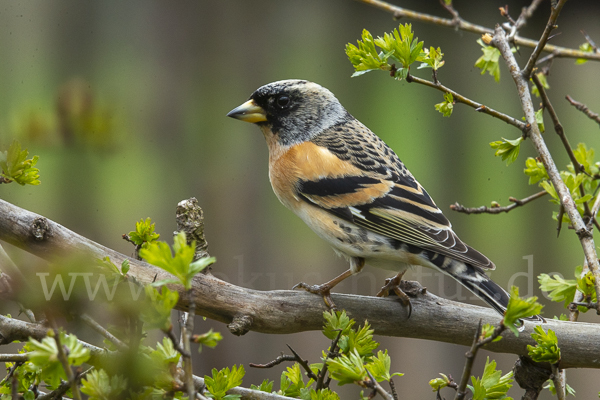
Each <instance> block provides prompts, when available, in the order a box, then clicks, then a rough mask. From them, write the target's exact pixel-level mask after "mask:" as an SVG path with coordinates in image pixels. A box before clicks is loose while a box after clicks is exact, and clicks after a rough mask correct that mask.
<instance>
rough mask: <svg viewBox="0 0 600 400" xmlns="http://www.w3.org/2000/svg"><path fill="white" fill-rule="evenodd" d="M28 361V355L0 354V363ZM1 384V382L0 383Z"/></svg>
mask: <svg viewBox="0 0 600 400" xmlns="http://www.w3.org/2000/svg"><path fill="white" fill-rule="evenodd" d="M25 361H29V353H21V354H0V362H15V363H20V362H25ZM0 383H2V382H0Z"/></svg>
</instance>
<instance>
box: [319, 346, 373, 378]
mask: <svg viewBox="0 0 600 400" xmlns="http://www.w3.org/2000/svg"><path fill="white" fill-rule="evenodd" d="M327 366H328V368H329V373H330V375H331V377H332V378H333V379H335V380H336V381H338V385H340V386H342V385H345V384H348V383H354V382H359V381H362V380H364V378H365V377H366V375H367V371H366V370H365V366H364V364H363V360H362V358H361V356H360V355H359V354H358V352H357V351H356V350H353V351H352V352H351V353H350V354H349V355H345V354H344V355H341V356H340V357H337V358H334V359H328V360H327Z"/></svg>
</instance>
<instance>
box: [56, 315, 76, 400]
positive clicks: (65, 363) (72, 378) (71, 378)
mask: <svg viewBox="0 0 600 400" xmlns="http://www.w3.org/2000/svg"><path fill="white" fill-rule="evenodd" d="M50 320H51V324H52V328H53V330H54V341H55V342H56V348H57V352H58V359H59V361H60V363H61V364H62V367H63V369H64V371H65V374H66V375H67V381H68V384H69V386H70V387H71V393H73V398H74V399H75V400H81V392H79V385H78V382H77V379H76V375H75V374H74V373H73V369H71V366H70V365H69V358H68V356H67V354H66V353H65V349H64V348H63V345H62V343H61V342H60V332H59V330H58V327H57V326H56V322H55V321H54V319H53V318H50Z"/></svg>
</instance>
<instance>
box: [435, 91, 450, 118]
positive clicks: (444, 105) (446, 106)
mask: <svg viewBox="0 0 600 400" xmlns="http://www.w3.org/2000/svg"><path fill="white" fill-rule="evenodd" d="M435 109H436V110H438V111H439V112H441V113H442V115H443V116H444V117H449V116H451V115H452V111H453V110H454V96H452V93H444V101H443V102H441V103H438V104H436V105H435Z"/></svg>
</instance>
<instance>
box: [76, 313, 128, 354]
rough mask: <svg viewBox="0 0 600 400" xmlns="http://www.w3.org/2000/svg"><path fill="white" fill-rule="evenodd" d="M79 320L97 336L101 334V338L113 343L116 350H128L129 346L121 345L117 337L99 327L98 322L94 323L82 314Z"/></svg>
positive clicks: (90, 318) (94, 321)
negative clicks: (96, 333)
mask: <svg viewBox="0 0 600 400" xmlns="http://www.w3.org/2000/svg"><path fill="white" fill-rule="evenodd" d="M79 318H80V319H81V320H82V321H83V322H85V323H86V324H87V325H88V326H89V327H90V328H92V329H93V330H95V331H96V332H98V333H99V334H101V335H102V336H104V337H105V338H107V339H108V340H110V341H111V343H113V344H114V345H115V346H117V348H118V349H119V350H121V351H127V349H129V346H127V345H126V344H125V343H123V342H122V341H121V339H119V338H118V337H116V336H115V335H113V334H112V333H110V332H109V331H108V330H107V329H106V328H104V327H103V326H102V325H100V324H99V323H98V322H96V320H94V319H93V318H92V317H90V316H89V315H87V314H82V315H81V316H80V317H79Z"/></svg>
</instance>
